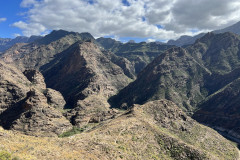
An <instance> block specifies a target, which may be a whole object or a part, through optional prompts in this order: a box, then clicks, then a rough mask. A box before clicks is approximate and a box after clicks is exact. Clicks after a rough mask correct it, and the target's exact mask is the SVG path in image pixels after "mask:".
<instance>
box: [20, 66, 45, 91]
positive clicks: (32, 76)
mask: <svg viewBox="0 0 240 160" xmlns="http://www.w3.org/2000/svg"><path fill="white" fill-rule="evenodd" d="M23 74H24V75H25V76H26V77H27V79H28V80H29V81H30V82H31V83H32V84H33V85H34V87H37V88H39V89H46V84H45V81H44V77H43V75H42V74H41V73H40V72H39V71H37V70H34V69H28V70H25V71H24V72H23Z"/></svg>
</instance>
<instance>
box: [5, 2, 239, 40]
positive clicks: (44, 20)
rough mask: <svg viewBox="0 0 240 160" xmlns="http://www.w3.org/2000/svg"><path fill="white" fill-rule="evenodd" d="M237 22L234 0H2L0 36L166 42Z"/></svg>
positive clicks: (237, 14)
mask: <svg viewBox="0 0 240 160" xmlns="http://www.w3.org/2000/svg"><path fill="white" fill-rule="evenodd" d="M238 21H240V1H239V0H1V1H0V37H1V38H7V37H9V38H14V37H16V36H20V35H22V36H31V35H46V34H48V33H49V32H51V31H52V30H58V29H64V30H67V31H75V32H89V33H91V34H92V35H93V36H94V37H95V38H97V37H111V38H114V39H116V40H120V41H128V40H130V39H133V40H135V41H136V42H139V41H147V42H152V41H167V40H169V39H176V38H178V37H180V36H181V35H191V36H192V35H196V34H199V33H201V32H208V31H212V30H216V29H221V28H225V27H227V26H230V25H232V24H234V23H236V22H238Z"/></svg>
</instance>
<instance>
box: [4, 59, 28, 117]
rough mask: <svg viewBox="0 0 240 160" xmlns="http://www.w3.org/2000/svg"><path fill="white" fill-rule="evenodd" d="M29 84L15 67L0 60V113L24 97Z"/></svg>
mask: <svg viewBox="0 0 240 160" xmlns="http://www.w3.org/2000/svg"><path fill="white" fill-rule="evenodd" d="M30 84H31V83H30V82H29V81H28V79H27V78H26V77H25V76H24V75H23V74H22V73H21V72H19V71H18V70H17V69H16V68H15V67H13V66H11V65H7V64H5V63H4V62H2V61H0V113H1V112H3V111H5V110H6V109H8V108H9V107H10V106H12V105H13V104H15V103H17V102H18V101H21V100H22V99H24V98H25V96H26V93H27V92H28V91H29V89H30Z"/></svg>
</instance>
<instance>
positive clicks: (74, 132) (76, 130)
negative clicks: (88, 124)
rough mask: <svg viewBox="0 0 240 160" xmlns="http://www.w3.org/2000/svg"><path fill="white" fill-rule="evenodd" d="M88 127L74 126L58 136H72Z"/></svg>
mask: <svg viewBox="0 0 240 160" xmlns="http://www.w3.org/2000/svg"><path fill="white" fill-rule="evenodd" d="M85 129H86V128H77V127H73V128H72V129H71V130H69V131H66V132H64V133H62V134H60V135H59V136H58V137H60V138H63V137H70V136H72V135H74V134H79V133H82V132H83V131H84V130H85Z"/></svg>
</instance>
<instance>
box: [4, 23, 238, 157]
mask: <svg viewBox="0 0 240 160" xmlns="http://www.w3.org/2000/svg"><path fill="white" fill-rule="evenodd" d="M236 26H238V25H237V24H236V25H234V26H233V27H229V28H227V29H226V30H228V29H229V30H232V29H233V28H235V27H236ZM224 31H225V30H223V31H220V32H224ZM233 31H236V30H233ZM236 33H237V32H236ZM182 40H183V41H184V39H182ZM181 43H182V42H181ZM3 46H6V48H7V47H8V44H7V43H5V42H4V44H3ZM0 58H1V60H0V72H1V75H0V84H1V85H0V125H1V127H2V128H1V129H0V136H2V135H4V136H5V138H0V143H1V145H2V146H1V147H2V149H3V150H8V151H9V152H11V153H13V155H14V156H18V157H20V158H21V159H26V158H27V157H28V154H29V155H30V156H31V157H33V158H32V159H54V158H56V157H58V158H59V159H71V158H72V159H74V158H75V159H77V158H78V159H79V158H81V159H91V158H92V159H229V160H234V159H239V157H240V155H239V150H238V148H237V146H236V145H235V144H233V143H232V142H230V141H228V140H226V139H225V138H224V137H222V136H221V135H220V134H219V133H217V132H216V131H214V130H213V129H211V128H209V127H212V128H214V129H216V130H218V131H222V132H224V133H225V134H226V135H229V136H231V137H234V138H235V139H237V140H240V129H239V124H240V116H239V108H240V103H238V102H239V92H240V89H239V87H240V86H239V78H240V72H239V68H240V36H239V35H237V34H235V33H230V32H224V33H214V32H211V33H207V34H205V35H203V36H202V37H200V38H199V39H197V40H196V41H195V42H194V43H193V44H188V46H185V48H181V47H177V46H174V45H168V44H161V43H156V42H151V43H146V42H141V43H124V44H123V43H121V42H118V41H115V40H113V39H109V38H98V39H94V37H93V36H92V35H91V34H90V33H76V32H68V31H64V30H57V31H52V32H51V33H50V34H48V35H46V36H44V37H42V38H36V39H35V40H33V41H29V42H26V41H25V42H24V43H22V41H21V43H16V44H14V45H13V46H12V47H11V48H9V49H7V50H5V51H4V52H2V53H1V54H0ZM191 117H192V118H191ZM193 119H195V120H193ZM197 121H198V122H201V123H203V124H204V125H207V126H209V127H207V126H204V125H202V124H199V123H198V122H197ZM80 132H82V133H81V134H75V135H74V136H71V137H65V138H59V137H64V136H67V135H68V136H70V135H72V134H73V133H80ZM33 136H35V137H33ZM58 136H59V137H58ZM14 137H15V139H14ZM23 137H24V138H23ZM45 137H49V138H48V140H46V139H45ZM30 140H31V141H30ZM45 140H46V141H49V142H51V145H52V146H49V144H47V143H46V141H45ZM15 141H16V142H19V141H21V144H23V145H26V144H28V147H30V148H32V149H30V148H28V149H27V150H26V151H22V152H18V150H20V149H21V147H22V146H20V145H19V144H17V143H16V142H15ZM34 143H37V144H38V145H39V146H41V147H39V148H36V149H34V148H33V147H32V146H34ZM13 146H14V147H13ZM45 146H46V147H45ZM53 146H55V150H53V149H50V148H51V147H53ZM44 147H45V148H44ZM47 147H49V148H47ZM30 150H31V152H30ZM64 150H65V151H66V150H70V151H71V158H69V157H68V154H67V153H66V152H65V151H64Z"/></svg>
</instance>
